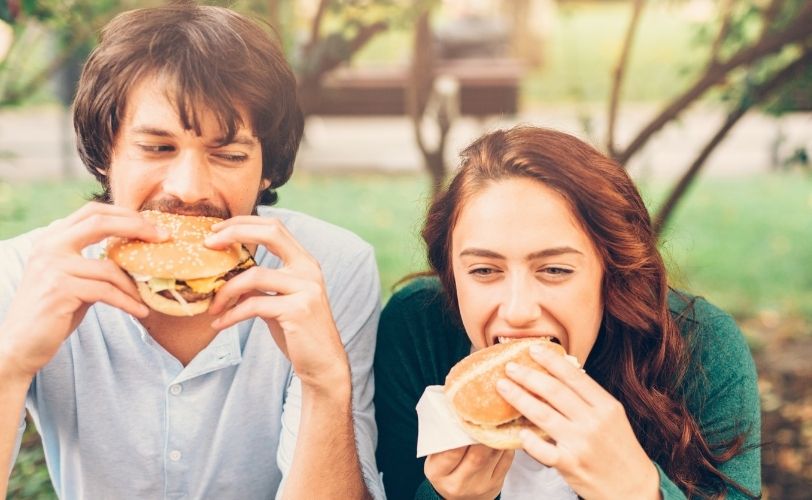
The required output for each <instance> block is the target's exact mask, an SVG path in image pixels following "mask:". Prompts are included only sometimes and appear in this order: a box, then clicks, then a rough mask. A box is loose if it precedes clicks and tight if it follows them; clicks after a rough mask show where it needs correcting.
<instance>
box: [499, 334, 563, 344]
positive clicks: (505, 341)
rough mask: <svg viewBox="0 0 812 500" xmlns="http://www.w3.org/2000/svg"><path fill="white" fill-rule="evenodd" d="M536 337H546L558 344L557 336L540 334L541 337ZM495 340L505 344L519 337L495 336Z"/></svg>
mask: <svg viewBox="0 0 812 500" xmlns="http://www.w3.org/2000/svg"><path fill="white" fill-rule="evenodd" d="M521 338H529V337H521ZM537 338H541V339H547V340H549V341H551V342H555V343H556V344H560V342H559V340H558V339H557V338H555V337H553V336H542V337H537ZM496 340H497V341H498V342H499V343H500V344H507V343H510V342H513V341H514V340H519V339H517V338H513V337H496Z"/></svg>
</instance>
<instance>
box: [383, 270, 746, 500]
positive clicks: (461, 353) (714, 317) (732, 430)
mask: <svg viewBox="0 0 812 500" xmlns="http://www.w3.org/2000/svg"><path fill="white" fill-rule="evenodd" d="M673 299H675V300H672V304H671V305H672V311H674V312H675V314H676V313H677V312H678V311H679V309H680V304H682V303H683V301H680V300H678V299H677V297H676V296H674V297H673ZM682 307H684V305H683V306H682ZM692 319H693V321H685V322H684V324H685V325H686V326H685V327H684V330H689V329H691V330H693V332H694V334H695V337H694V342H695V344H694V345H695V348H694V349H693V352H694V359H693V360H692V363H693V366H692V370H691V374H690V375H689V377H687V378H686V382H685V388H686V389H687V388H690V389H689V390H688V391H687V392H688V394H686V398H687V402H688V409H689V411H690V412H691V413H692V414H693V415H694V417H695V418H696V419H697V420H698V421H699V423H700V426H701V428H702V431H703V434H704V435H705V436H706V437H707V438H708V439H709V440H710V441H711V442H720V441H722V440H726V439H729V438H730V437H732V436H734V435H736V434H737V433H738V432H739V431H741V430H748V429H749V433H748V435H747V440H746V443H747V445H748V446H747V447H746V450H747V451H745V452H744V453H742V454H740V455H738V456H736V457H734V458H733V459H731V460H729V461H728V462H726V463H724V464H723V465H722V466H721V470H722V472H724V473H725V474H727V475H728V476H729V477H730V478H731V479H733V480H734V481H736V482H738V483H739V484H740V485H741V486H744V487H745V488H747V489H749V490H750V491H752V492H760V491H761V453H760V450H759V448H758V443H759V441H760V430H761V422H760V406H759V397H758V388H757V379H756V371H755V366H754V363H753V358H752V356H751V354H750V350H749V349H748V347H747V344H746V343H745V341H744V339H743V337H742V335H741V332H740V331H739V329H738V327H737V326H736V323H735V322H734V321H733V319H732V318H731V317H730V316H729V315H727V314H726V313H724V312H723V311H721V310H719V309H718V308H716V307H714V306H713V305H711V304H709V303H708V302H706V301H704V300H702V299H697V300H696V301H695V302H694V312H693V318H692ZM685 333H686V332H683V334H685ZM470 351H471V342H470V341H469V340H468V337H467V335H466V334H465V330H463V328H462V326H461V325H460V324H459V322H458V321H456V320H455V319H454V317H453V315H452V314H450V312H449V311H448V309H447V307H446V306H445V301H444V298H443V296H442V293H441V287H440V284H439V281H438V280H437V279H435V278H419V279H416V280H414V281H412V282H411V283H409V284H408V285H407V286H406V287H404V288H403V289H401V290H399V291H398V292H397V293H395V295H394V296H393V297H392V298H391V299H390V300H389V303H388V304H387V305H386V307H385V308H384V310H383V313H382V315H381V322H380V326H379V329H378V347H377V351H376V354H375V412H376V415H375V417H376V420H377V423H378V433H379V438H378V451H377V459H378V467H379V469H380V471H381V472H382V473H383V482H384V486H385V487H386V494H387V496H388V498H390V499H412V498H435V499H436V498H438V495H437V493H436V492H434V490H433V488H432V487H431V484H429V482H428V481H426V478H425V476H424V474H423V462H424V460H425V459H417V458H415V455H416V449H417V413H416V412H415V406H416V405H417V401H418V400H419V399H420V396H421V395H422V394H423V390H424V389H425V388H426V387H427V386H429V385H442V384H443V383H444V382H445V376H446V374H447V373H448V371H449V370H450V369H451V367H452V366H453V365H454V364H456V363H457V362H458V361H459V360H460V359H462V358H463V357H465V356H466V355H467V354H469V353H470ZM699 367H701V368H699ZM655 465H657V468H658V470H659V472H660V490H661V492H662V496H663V498H664V499H666V500H671V499H678V498H685V495H684V494H683V492H681V491H680V490H679V488H677V486H676V485H675V484H674V483H673V482H672V481H671V480H670V479H669V478H668V477H667V476H666V475H665V474H664V473H663V471H662V469H661V468H660V467H659V465H658V464H656V463H655ZM728 495H729V496H728V498H731V499H735V498H746V497H745V496H743V495H741V494H740V493H738V491H736V490H734V489H732V488H730V489H729V491H728Z"/></svg>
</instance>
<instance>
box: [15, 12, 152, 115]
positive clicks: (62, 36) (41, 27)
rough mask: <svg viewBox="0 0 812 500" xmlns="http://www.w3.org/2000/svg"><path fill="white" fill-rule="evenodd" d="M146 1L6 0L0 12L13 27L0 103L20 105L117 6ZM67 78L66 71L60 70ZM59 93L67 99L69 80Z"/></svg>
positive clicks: (77, 56) (73, 58)
mask: <svg viewBox="0 0 812 500" xmlns="http://www.w3.org/2000/svg"><path fill="white" fill-rule="evenodd" d="M148 3H149V2H144V1H136V0H121V1H119V0H73V1H71V2H65V1H62V0H39V1H34V0H22V1H19V0H18V1H11V0H7V1H5V2H3V3H2V4H1V5H2V6H0V16H1V17H2V18H3V21H5V22H7V23H9V24H10V25H11V27H12V29H13V42H12V45H11V48H10V50H9V53H8V54H7V56H6V58H5V59H3V60H2V61H0V107H3V106H12V105H17V104H20V103H22V102H24V101H26V100H27V99H29V98H30V97H31V96H32V95H35V94H36V93H37V92H38V91H40V90H41V88H42V87H43V86H44V85H45V84H46V83H48V82H49V80H50V79H51V78H53V77H54V76H56V75H57V74H59V72H60V71H61V70H65V69H66V67H68V66H69V65H71V64H74V65H75V64H78V63H79V62H80V61H81V60H82V59H83V58H84V56H85V55H86V54H87V53H88V52H89V50H90V48H91V47H92V46H93V43H94V41H95V37H96V32H97V30H98V29H99V28H100V27H101V26H102V25H103V24H104V23H105V22H107V21H108V20H109V19H110V18H111V17H112V16H113V15H115V14H116V13H118V12H121V11H122V10H126V9H128V8H133V7H135V6H136V5H138V6H143V5H146V4H148ZM64 76H66V77H68V78H70V73H65V75H64ZM64 83H65V85H67V87H68V88H67V89H66V91H65V92H64V93H65V94H67V95H64V96H63V98H64V100H65V101H69V100H70V98H71V95H70V94H72V83H73V82H71V81H66V82H64Z"/></svg>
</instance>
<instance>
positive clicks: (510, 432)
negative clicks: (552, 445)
mask: <svg viewBox="0 0 812 500" xmlns="http://www.w3.org/2000/svg"><path fill="white" fill-rule="evenodd" d="M460 424H461V425H462V427H463V429H465V432H467V433H468V434H469V435H470V436H471V437H472V438H474V439H476V440H477V441H479V442H480V443H482V444H484V445H485V446H487V447H489V448H493V449H496V450H516V449H519V448H521V447H522V439H521V438H520V437H519V432H521V430H522V429H527V430H529V431H531V432H533V433H534V434H536V435H537V436H538V437H540V438H541V439H544V440H545V441H550V440H551V439H550V438H549V437H548V436H547V433H545V432H544V431H542V430H541V429H539V428H538V427H536V426H535V425H532V424H531V423H530V422H528V421H524V422H521V421H518V420H514V421H513V422H508V423H506V424H502V425H500V426H498V427H483V426H481V425H476V424H472V423H470V422H466V421H465V420H462V419H460Z"/></svg>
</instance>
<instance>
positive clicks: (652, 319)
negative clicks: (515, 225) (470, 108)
mask: <svg viewBox="0 0 812 500" xmlns="http://www.w3.org/2000/svg"><path fill="white" fill-rule="evenodd" d="M461 157H462V163H461V167H460V170H459V171H458V173H457V174H456V175H455V177H454V178H453V180H452V181H451V183H450V184H449V185H448V187H447V188H446V189H445V190H444V191H443V192H441V193H440V194H439V195H438V196H437V197H436V198H435V199H434V201H433V202H432V204H431V206H430V208H429V211H428V215H427V218H426V223H425V226H424V228H423V231H422V236H423V239H424V241H425V243H426V246H427V250H428V259H429V263H430V265H431V267H432V269H433V271H434V272H436V273H437V274H438V275H439V278H440V280H441V281H442V283H443V286H444V289H445V291H446V293H447V299H448V301H449V304H450V306H451V309H452V310H453V311H456V312H457V314H459V308H458V304H457V299H456V287H455V284H454V276H453V272H452V268H451V264H450V259H451V233H452V231H453V229H454V225H455V224H456V221H457V217H458V215H459V213H460V210H461V207H462V205H463V204H464V203H465V201H466V200H467V199H468V198H469V197H470V196H471V195H472V194H474V193H476V192H478V191H479V190H481V189H482V188H483V187H485V186H486V185H488V184H490V183H493V182H497V181H499V180H501V179H507V178H517V177H518V178H528V179H532V180H535V181H537V182H540V183H543V184H544V185H546V186H548V187H550V188H552V189H554V190H555V191H557V192H558V193H560V194H561V195H562V196H563V197H564V198H565V199H566V200H567V201H568V202H569V204H570V206H571V208H572V210H573V212H574V214H575V216H576V217H577V219H578V220H579V221H580V223H581V225H582V227H583V229H584V230H585V231H586V233H587V234H588V235H589V236H590V237H591V238H592V241H593V243H594V244H595V248H596V249H597V251H598V255H599V256H600V257H601V259H602V262H603V266H604V279H603V284H602V288H603V290H602V293H603V301H604V314H603V321H602V324H601V329H600V332H599V334H598V339H597V342H596V344H595V346H594V348H593V350H592V352H591V354H590V356H589V359H588V360H587V362H586V365H585V369H586V371H587V373H589V374H590V376H591V377H593V378H594V379H595V380H596V381H597V382H598V383H600V384H601V386H603V387H604V388H605V389H606V390H608V391H609V392H610V393H611V394H612V395H613V396H614V397H615V398H616V399H618V400H619V401H620V402H621V403H622V404H623V406H624V407H625V408H626V413H627V415H628V417H629V420H630V422H631V424H632V427H633V429H634V431H635V435H636V436H637V439H638V440H639V441H640V443H641V445H642V446H643V449H645V450H646V452H647V453H648V455H649V457H651V458H652V459H653V460H655V461H656V462H657V463H659V464H660V465H661V466H662V467H663V468H664V470H665V471H666V473H667V474H668V475H669V477H671V478H672V480H673V481H674V482H675V483H676V484H677V485H679V486H680V487H681V488H683V489H684V490H685V491H686V493H688V496H689V497H690V496H692V495H702V496H719V497H722V496H724V490H725V483H729V482H730V481H729V480H728V479H727V478H726V477H725V475H724V474H723V473H722V472H721V471H719V469H718V468H717V465H719V464H720V463H722V462H724V461H726V460H729V459H730V458H731V457H733V456H734V455H736V454H737V453H738V452H739V451H740V450H741V445H742V443H743V441H744V439H743V435H742V436H739V437H738V438H736V439H735V440H733V441H732V442H729V443H721V444H720V443H713V444H710V443H709V442H708V441H707V440H706V439H705V437H704V436H703V435H702V434H701V432H700V428H699V425H698V424H697V422H696V420H695V419H694V418H693V417H692V416H691V414H690V413H689V411H688V409H687V407H686V403H685V401H684V398H683V397H682V395H681V393H680V390H681V387H682V385H683V381H684V379H685V375H686V372H687V370H688V366H689V361H690V359H689V357H690V353H689V347H688V346H689V339H686V338H683V336H682V335H681V333H680V328H679V324H678V322H677V321H678V319H675V318H674V317H672V314H671V313H670V311H669V307H668V295H669V286H668V282H667V273H666V269H665V265H664V263H663V259H662V257H661V256H660V253H659V251H658V250H657V241H656V236H655V234H654V232H653V230H652V226H651V220H650V217H649V214H648V211H647V209H646V206H645V205H644V203H643V200H642V198H641V197H640V194H639V192H638V191H637V188H636V187H635V185H634V182H633V181H632V180H631V178H630V177H629V175H628V173H627V172H626V170H625V169H623V168H622V167H621V166H619V165H618V164H617V163H616V162H614V161H613V160H611V159H609V158H608V157H606V156H605V155H603V154H601V153H600V152H598V151H597V150H596V149H594V148H592V147H591V146H589V145H587V144H585V143H584V142H582V141H580V140H578V139H576V138H575V137H572V136H570V135H567V134H564V133H561V132H556V131H553V130H547V129H541V128H535V127H517V128H513V129H509V130H501V131H496V132H493V133H490V134H487V135H485V136H483V137H481V138H480V139H478V140H477V141H475V142H474V143H473V144H471V145H470V146H469V147H468V148H466V149H465V150H464V151H463V152H462V154H461ZM686 300H688V299H686ZM689 302H690V301H689ZM690 310H691V307H690V303H688V304H687V307H686V311H690ZM733 486H734V487H736V488H737V489H740V490H742V489H741V488H740V487H739V486H738V485H735V484H734V485H733ZM742 491H744V490H742ZM746 493H748V492H746Z"/></svg>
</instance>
